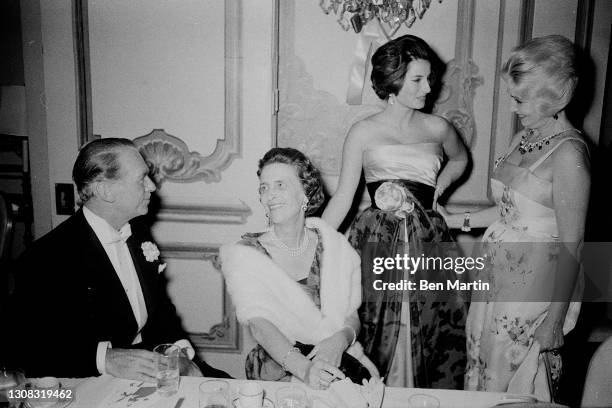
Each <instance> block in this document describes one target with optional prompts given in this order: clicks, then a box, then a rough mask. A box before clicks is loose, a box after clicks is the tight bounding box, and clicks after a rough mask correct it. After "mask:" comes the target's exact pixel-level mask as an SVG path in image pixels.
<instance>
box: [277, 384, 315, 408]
mask: <svg viewBox="0 0 612 408" xmlns="http://www.w3.org/2000/svg"><path fill="white" fill-rule="evenodd" d="M307 401H308V400H307V398H306V391H304V389H303V388H301V387H298V386H296V385H288V386H286V387H282V388H279V389H278V390H277V391H276V407H277V408H306V406H307V405H306V402H307Z"/></svg>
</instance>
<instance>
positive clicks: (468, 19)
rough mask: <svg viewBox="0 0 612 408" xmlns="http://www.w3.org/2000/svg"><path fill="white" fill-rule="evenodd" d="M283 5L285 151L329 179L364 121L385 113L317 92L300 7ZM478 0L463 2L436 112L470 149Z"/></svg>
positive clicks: (479, 80)
mask: <svg viewBox="0 0 612 408" xmlns="http://www.w3.org/2000/svg"><path fill="white" fill-rule="evenodd" d="M292 4H293V3H292V2H291V1H286V2H283V3H282V8H281V13H280V18H281V19H283V20H284V21H285V22H284V24H283V25H282V26H283V32H281V33H279V34H278V35H279V37H280V38H279V45H278V46H279V54H280V64H279V68H278V70H279V91H280V92H279V99H280V102H279V106H280V109H279V112H278V130H277V140H278V145H279V146H291V147H295V148H297V149H300V150H302V151H303V152H304V153H306V154H307V155H308V156H309V157H311V158H312V159H313V161H314V162H315V164H316V165H317V166H318V167H319V168H320V169H321V170H322V171H323V172H324V173H325V174H327V175H338V174H339V173H340V165H341V162H340V157H341V156H342V145H343V143H344V138H345V137H346V134H347V132H348V130H349V129H350V128H351V126H352V125H353V124H354V123H355V122H356V121H358V120H360V119H362V118H364V117H366V116H369V115H371V114H373V113H375V112H377V111H379V110H380V109H382V106H381V105H380V104H376V105H373V104H372V103H378V101H374V99H372V98H370V99H369V100H367V101H366V103H364V104H362V105H354V106H353V105H347V104H345V103H341V102H340V101H339V100H338V98H336V97H335V96H334V95H331V94H330V93H328V92H326V91H322V90H319V89H315V87H314V83H313V78H312V75H311V74H310V73H309V72H307V70H306V69H305V67H304V65H305V64H304V62H303V61H302V60H301V59H300V58H299V56H296V55H295V50H294V44H293V43H292V40H291V39H292V38H293V37H294V33H293V31H292V30H293V26H294V19H295V16H294V15H293V13H295V7H294V6H293V5H292ZM474 18H475V2H474V0H459V5H458V11H457V33H456V45H455V56H454V58H453V59H452V60H451V61H450V62H449V63H448V64H447V70H446V73H445V76H444V78H443V80H442V81H443V87H442V92H441V94H440V96H439V98H438V100H437V101H436V104H435V108H434V111H435V112H436V113H438V114H440V115H442V116H444V117H445V118H447V119H448V120H449V121H450V122H451V123H452V124H453V125H454V126H455V128H456V129H457V131H458V132H459V133H460V134H461V136H462V138H463V139H464V140H465V142H466V144H467V145H468V146H472V145H473V144H474V141H475V137H476V124H475V120H474V109H473V101H474V96H475V92H476V88H477V87H478V86H480V85H481V84H483V77H482V76H480V75H478V72H479V69H478V66H477V65H476V64H475V63H474V61H473V60H472V49H473V37H474V33H473V28H474Z"/></svg>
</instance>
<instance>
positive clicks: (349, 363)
mask: <svg viewBox="0 0 612 408" xmlns="http://www.w3.org/2000/svg"><path fill="white" fill-rule="evenodd" d="M295 347H297V348H298V349H299V350H300V353H302V354H303V355H305V356H307V355H308V353H310V352H311V351H312V349H313V348H314V345H312V344H302V343H300V342H299V341H298V342H296V343H295ZM338 368H339V369H340V371H342V373H344V375H346V376H347V378H350V379H351V381H353V382H354V383H355V384H359V385H361V384H362V381H363V380H364V379H365V380H369V379H370V378H371V377H372V376H371V375H370V372H369V371H368V369H367V368H365V367H364V366H363V364H361V362H359V360H357V359H356V358H355V357H353V356H351V355H350V354H349V353H347V352H344V353H342V359H341V360H340V367H338Z"/></svg>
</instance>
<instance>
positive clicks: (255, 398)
mask: <svg viewBox="0 0 612 408" xmlns="http://www.w3.org/2000/svg"><path fill="white" fill-rule="evenodd" d="M263 396H264V390H263V388H262V387H261V385H259V384H258V383H256V382H255V381H245V382H243V383H241V384H240V385H239V386H238V401H239V402H240V408H261V407H262V406H263Z"/></svg>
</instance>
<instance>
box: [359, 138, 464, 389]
mask: <svg viewBox="0 0 612 408" xmlns="http://www.w3.org/2000/svg"><path fill="white" fill-rule="evenodd" d="M441 162H442V150H441V146H440V145H439V144H437V143H414V144H409V145H402V144H400V145H383V146H376V147H374V148H372V149H369V150H367V151H365V152H364V154H363V167H364V173H365V178H366V183H367V187H368V192H369V193H370V197H371V200H372V206H371V207H369V208H367V209H366V210H364V211H363V212H362V213H361V214H360V215H359V216H358V217H357V218H356V220H355V221H354V222H353V224H352V226H351V229H350V233H349V241H350V243H351V245H353V247H354V248H355V249H356V250H357V252H358V253H359V254H360V256H361V267H362V290H363V304H362V306H361V308H360V309H359V318H360V320H361V332H360V335H359V341H360V342H361V344H362V345H363V347H364V350H365V354H366V355H367V356H368V357H369V358H370V359H371V360H372V362H373V363H374V364H375V365H376V366H377V367H378V369H379V371H380V374H381V376H383V377H385V378H386V383H387V385H390V386H414V387H420V388H448V389H462V388H463V376H464V371H465V365H466V356H465V317H466V314H467V307H466V302H465V300H464V298H463V296H462V295H461V294H460V293H458V292H456V291H448V290H419V289H418V286H417V289H416V290H411V291H410V292H407V291H392V290H384V291H374V290H372V287H373V284H374V280H377V279H382V280H383V281H388V282H398V281H401V280H402V279H405V278H407V277H408V276H407V275H406V271H405V270H404V269H387V270H386V271H385V272H384V273H382V274H380V275H377V274H374V273H373V269H372V268H373V260H374V258H377V257H395V256H396V255H398V254H400V255H403V254H408V255H409V256H417V255H426V256H441V257H444V256H456V255H457V252H456V251H457V248H456V245H455V244H454V243H453V239H452V237H451V235H450V233H449V230H448V227H447V225H446V223H445V221H444V219H443V218H442V216H441V215H440V214H439V213H438V212H436V211H434V210H432V209H431V208H432V201H433V193H434V187H433V186H434V185H435V182H436V177H437V174H438V171H439V170H440V166H441ZM386 181H390V182H392V183H394V184H393V185H394V186H399V187H401V188H402V190H403V191H404V194H405V195H406V199H407V202H408V204H409V205H408V206H407V208H405V209H404V211H403V212H402V213H401V214H399V213H396V212H393V211H383V210H381V209H380V208H378V206H377V205H376V200H375V195H376V190H377V189H378V188H379V187H380V186H381V185H382V184H383V183H384V182H386ZM383 207H384V208H388V207H385V206H383ZM440 243H446V244H440ZM415 254H417V255H415ZM417 276H418V277H421V278H427V279H428V280H432V281H440V282H444V281H446V280H447V279H449V280H455V279H457V278H458V276H457V275H456V274H455V272H452V271H451V272H448V271H435V272H432V271H427V274H426V273H425V271H418V272H417V273H416V274H415V275H414V276H413V280H414V277H417ZM416 282H418V280H417V281H416ZM408 328H409V330H408ZM408 350H409V351H408Z"/></svg>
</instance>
